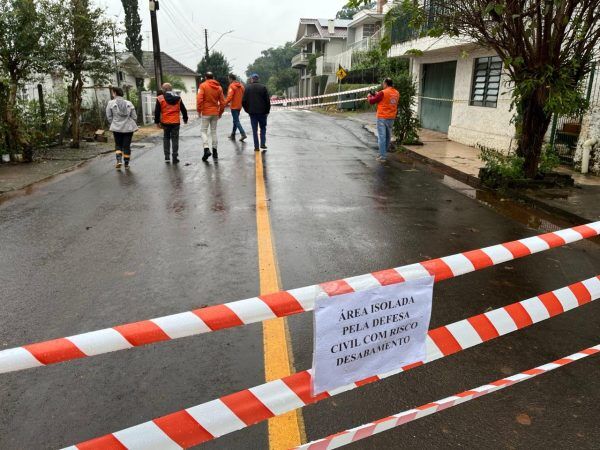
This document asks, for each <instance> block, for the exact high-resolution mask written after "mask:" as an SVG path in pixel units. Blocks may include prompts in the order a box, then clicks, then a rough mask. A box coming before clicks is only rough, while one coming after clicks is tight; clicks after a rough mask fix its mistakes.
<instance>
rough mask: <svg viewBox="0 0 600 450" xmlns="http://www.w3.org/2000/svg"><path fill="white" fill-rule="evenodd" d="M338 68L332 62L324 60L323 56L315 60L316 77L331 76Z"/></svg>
mask: <svg viewBox="0 0 600 450" xmlns="http://www.w3.org/2000/svg"><path fill="white" fill-rule="evenodd" d="M337 68H338V66H336V65H335V62H334V61H331V60H328V59H325V57H324V56H320V57H319V58H317V70H316V73H317V76H321V75H332V74H334V73H336V71H337Z"/></svg>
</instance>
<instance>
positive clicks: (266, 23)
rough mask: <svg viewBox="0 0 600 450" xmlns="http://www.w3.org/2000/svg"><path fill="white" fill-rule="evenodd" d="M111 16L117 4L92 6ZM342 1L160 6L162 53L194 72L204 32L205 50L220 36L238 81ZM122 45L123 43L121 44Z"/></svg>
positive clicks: (119, 12)
mask: <svg viewBox="0 0 600 450" xmlns="http://www.w3.org/2000/svg"><path fill="white" fill-rule="evenodd" d="M95 1H96V3H97V4H98V5H100V6H102V7H105V8H106V9H107V12H108V14H109V15H110V16H112V17H114V16H117V17H118V19H119V21H120V22H122V21H123V17H124V13H123V7H122V6H121V0H95ZM345 3H346V1H345V0H250V1H248V0H226V1H223V0H210V1H206V0H161V1H160V11H159V12H158V27H159V31H160V45H161V50H162V51H164V52H166V53H168V54H170V55H171V56H173V57H174V58H175V59H177V60H179V61H180V62H182V63H184V64H186V65H187V66H189V67H190V68H191V69H194V70H195V69H196V65H197V63H198V62H199V61H200V59H201V58H202V55H203V53H204V28H208V30H209V45H212V44H214V43H215V41H216V40H217V39H218V38H219V36H220V34H221V33H223V32H226V31H229V30H234V32H233V33H231V34H230V35H226V36H224V37H223V39H221V40H220V41H219V42H218V43H217V45H216V47H215V48H214V49H215V50H219V51H222V52H223V53H224V54H225V56H226V57H227V59H228V60H229V62H230V63H231V64H232V65H233V67H234V71H235V72H236V73H237V74H238V75H243V74H244V73H245V71H246V68H247V66H248V64H250V63H251V62H253V61H254V60H255V59H256V58H257V57H259V56H260V52H261V50H264V49H267V48H269V47H275V46H278V45H281V44H284V43H285V42H286V41H293V40H294V38H295V37H296V31H297V29H298V20H299V19H300V17H311V18H313V17H314V18H334V17H335V13H336V12H337V11H338V10H340V9H341V8H342V7H343V6H344V4H345ZM139 4H140V17H141V18H142V20H143V22H144V23H143V26H142V35H143V38H144V46H143V49H144V50H151V49H152V42H151V40H150V39H149V38H147V36H148V37H149V36H150V12H149V10H148V1H147V0H139ZM123 40H124V39H123Z"/></svg>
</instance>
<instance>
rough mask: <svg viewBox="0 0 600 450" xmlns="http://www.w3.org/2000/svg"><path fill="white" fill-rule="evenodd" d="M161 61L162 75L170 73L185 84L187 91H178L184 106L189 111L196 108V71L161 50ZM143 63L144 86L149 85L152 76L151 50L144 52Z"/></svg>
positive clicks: (152, 61)
mask: <svg viewBox="0 0 600 450" xmlns="http://www.w3.org/2000/svg"><path fill="white" fill-rule="evenodd" d="M160 55H161V63H162V70H163V74H164V75H172V76H177V77H179V78H181V80H182V81H183V83H184V84H185V87H186V90H187V92H178V93H179V95H181V99H182V101H183V103H184V104H185V107H186V108H187V109H188V110H189V111H195V110H196V93H197V91H198V78H199V76H198V73H196V72H195V71H193V70H192V69H190V68H189V67H187V66H185V65H183V64H182V63H180V62H179V61H177V60H176V59H175V58H173V57H171V56H169V55H168V54H166V53H165V52H161V54H160ZM143 58H144V61H143V64H144V68H145V69H146V72H147V74H148V75H147V78H146V80H145V84H146V87H149V85H150V80H151V79H152V78H154V57H153V54H152V52H144V54H143Z"/></svg>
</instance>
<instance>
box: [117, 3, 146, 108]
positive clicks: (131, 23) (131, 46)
mask: <svg viewBox="0 0 600 450" xmlns="http://www.w3.org/2000/svg"><path fill="white" fill-rule="evenodd" d="M121 3H122V4H123V10H124V11H125V33H126V37H125V48H127V51H129V52H131V53H132V54H133V56H135V58H136V59H137V60H138V61H139V62H140V64H143V63H144V59H143V51H142V33H141V31H142V20H141V19H140V14H139V5H138V0H121ZM135 86H136V89H137V92H138V93H141V92H142V91H143V90H144V80H143V78H136V80H135ZM140 112H141V111H138V117H141V114H140Z"/></svg>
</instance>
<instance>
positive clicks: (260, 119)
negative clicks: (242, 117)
mask: <svg viewBox="0 0 600 450" xmlns="http://www.w3.org/2000/svg"><path fill="white" fill-rule="evenodd" d="M250 123H251V124H252V135H253V137H254V148H259V147H264V146H265V145H266V144H267V114H250ZM259 126H260V145H259V142H258V127H259Z"/></svg>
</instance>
